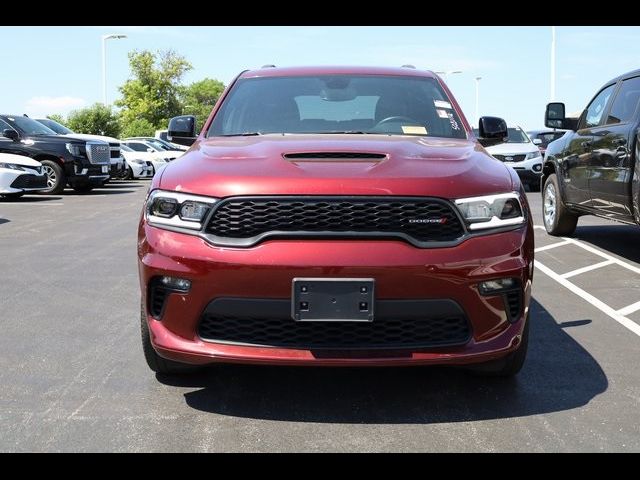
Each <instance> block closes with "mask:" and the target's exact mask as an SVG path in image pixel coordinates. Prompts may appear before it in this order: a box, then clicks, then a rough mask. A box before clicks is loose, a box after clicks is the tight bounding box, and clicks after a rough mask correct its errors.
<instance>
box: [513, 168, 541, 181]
mask: <svg viewBox="0 0 640 480" xmlns="http://www.w3.org/2000/svg"><path fill="white" fill-rule="evenodd" d="M514 170H515V171H516V173H517V174H518V177H520V180H522V181H523V182H524V183H534V182H538V183H539V182H540V178H541V177H542V169H541V170H540V171H539V172H534V171H533V170H526V169H522V168H520V169H519V168H514Z"/></svg>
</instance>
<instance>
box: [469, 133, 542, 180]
mask: <svg viewBox="0 0 640 480" xmlns="http://www.w3.org/2000/svg"><path fill="white" fill-rule="evenodd" d="M507 131H508V132H509V136H508V137H507V141H506V142H504V143H500V144H498V145H493V146H491V147H486V150H487V152H489V153H490V154H491V155H492V156H493V157H494V158H496V159H498V160H500V161H501V162H504V163H505V165H508V166H510V167H511V168H513V169H514V170H515V171H516V172H517V173H518V176H519V177H520V180H521V181H522V183H524V184H527V185H529V189H530V190H531V191H532V192H539V191H540V176H541V175H542V154H541V153H540V149H539V148H538V146H537V145H536V144H534V143H533V142H532V141H531V139H530V138H529V137H528V136H527V134H526V133H525V132H524V130H522V128H520V127H518V126H516V127H510V128H508V129H507ZM474 132H475V133H476V135H477V134H478V133H477V131H476V130H475V129H474Z"/></svg>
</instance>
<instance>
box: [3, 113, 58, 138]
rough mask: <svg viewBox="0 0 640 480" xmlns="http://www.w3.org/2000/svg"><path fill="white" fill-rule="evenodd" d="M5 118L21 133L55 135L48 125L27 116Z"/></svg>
mask: <svg viewBox="0 0 640 480" xmlns="http://www.w3.org/2000/svg"><path fill="white" fill-rule="evenodd" d="M5 120H6V121H7V122H8V123H9V124H10V125H11V126H12V127H13V128H15V129H16V130H18V131H19V132H21V133H22V134H23V135H57V133H56V132H54V131H53V130H51V129H50V128H49V127H46V126H44V125H43V124H41V123H40V122H36V121H35V120H33V119H31V118H29V117H5Z"/></svg>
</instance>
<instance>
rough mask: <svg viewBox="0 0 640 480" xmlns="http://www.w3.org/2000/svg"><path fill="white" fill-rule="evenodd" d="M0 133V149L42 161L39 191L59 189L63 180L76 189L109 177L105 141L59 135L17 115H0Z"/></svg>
mask: <svg viewBox="0 0 640 480" xmlns="http://www.w3.org/2000/svg"><path fill="white" fill-rule="evenodd" d="M0 133H1V136H0V152H3V153H13V154H17V155H26V156H27V157H31V158H33V159H34V160H38V161H39V162H40V163H42V165H43V167H44V170H45V172H46V173H47V187H48V188H47V189H46V190H43V191H42V193H61V192H62V191H63V190H64V187H65V186H66V185H67V184H69V186H71V187H72V188H73V189H74V190H75V191H77V192H88V191H90V190H91V189H92V188H94V187H97V186H101V185H103V184H104V183H105V182H106V181H107V180H109V169H110V167H111V162H110V159H109V157H110V153H109V144H108V143H106V142H102V141H98V140H91V141H85V140H78V139H73V138H69V137H62V136H60V135H57V134H56V132H54V131H53V130H51V129H50V128H48V127H46V126H44V125H42V124H41V123H38V122H36V121H35V120H32V119H31V118H29V117H25V116H21V115H0Z"/></svg>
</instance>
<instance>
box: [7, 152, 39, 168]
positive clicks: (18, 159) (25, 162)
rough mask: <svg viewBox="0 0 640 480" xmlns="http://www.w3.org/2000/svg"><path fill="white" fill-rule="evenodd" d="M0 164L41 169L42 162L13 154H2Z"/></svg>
mask: <svg viewBox="0 0 640 480" xmlns="http://www.w3.org/2000/svg"><path fill="white" fill-rule="evenodd" d="M0 163H13V164H14V165H22V166H25V167H39V166H40V165H41V163H40V162H38V161H36V160H33V159H31V158H29V157H25V156H24V155H13V154H11V153H0Z"/></svg>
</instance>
